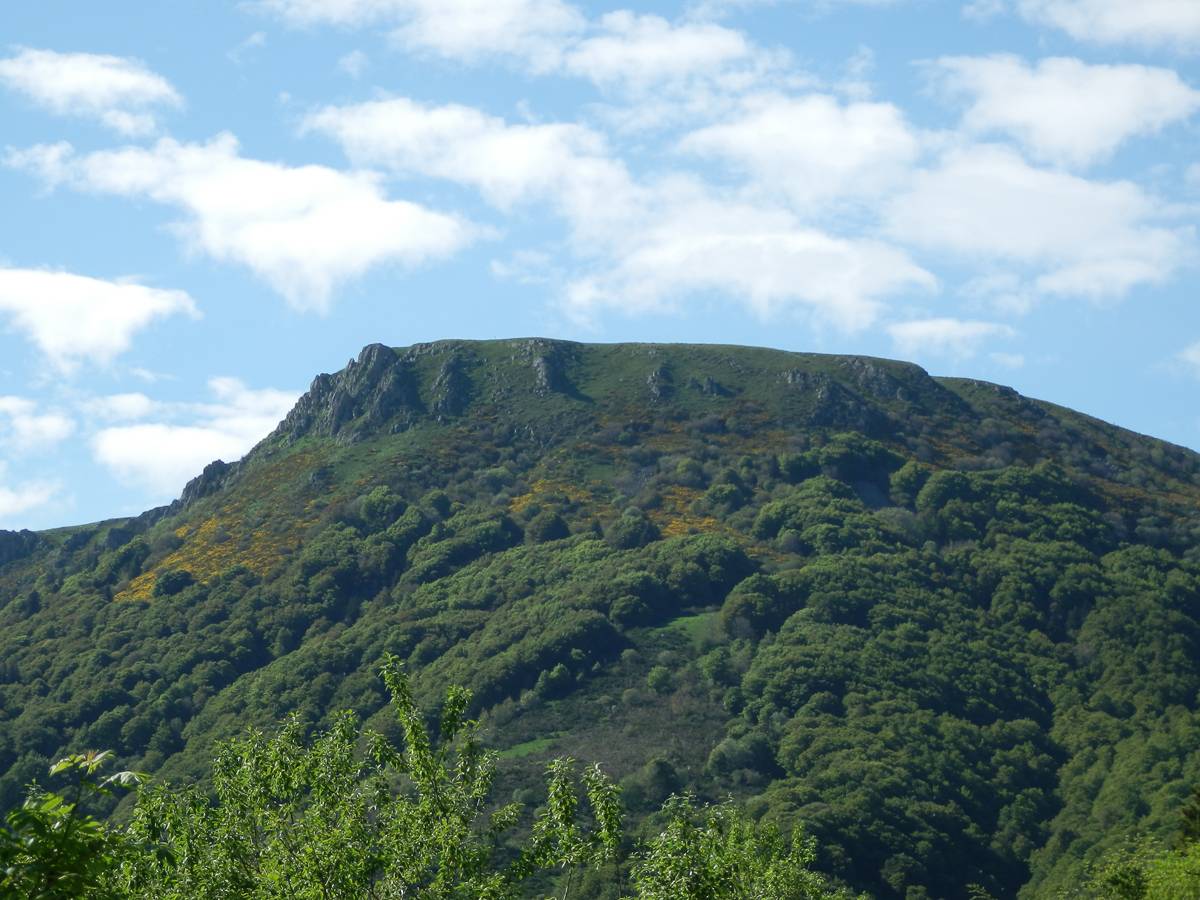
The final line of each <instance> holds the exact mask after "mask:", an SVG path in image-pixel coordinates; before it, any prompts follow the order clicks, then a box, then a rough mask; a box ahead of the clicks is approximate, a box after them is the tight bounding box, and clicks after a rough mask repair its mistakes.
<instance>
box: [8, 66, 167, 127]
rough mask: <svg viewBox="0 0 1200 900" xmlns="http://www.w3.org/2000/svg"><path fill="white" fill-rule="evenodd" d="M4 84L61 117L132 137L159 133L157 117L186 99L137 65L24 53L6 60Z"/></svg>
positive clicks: (160, 78)
mask: <svg viewBox="0 0 1200 900" xmlns="http://www.w3.org/2000/svg"><path fill="white" fill-rule="evenodd" d="M0 82H3V83H4V84H5V85H7V86H8V87H9V88H10V89H12V90H15V91H18V92H20V93H22V94H24V95H25V96H27V97H29V98H30V99H31V100H33V101H34V102H35V103H37V104H38V105H39V106H42V107H45V108H46V109H48V110H50V111H51V112H53V113H56V114H57V115H76V116H84V117H86V118H91V119H96V120H98V121H100V122H102V123H103V124H105V125H106V126H108V127H109V128H112V129H115V130H116V131H119V132H120V133H121V134H126V135H142V134H150V133H152V132H154V131H156V130H157V128H158V120H157V112H156V110H158V109H159V108H162V107H178V106H181V105H182V104H183V98H182V97H180V96H179V94H178V93H177V92H176V91H175V89H174V88H173V87H171V84H170V82H168V81H167V80H166V79H165V78H163V77H162V76H161V75H158V74H156V73H154V72H152V71H150V70H149V69H148V68H146V66H145V65H144V64H143V63H141V62H140V61H138V60H136V59H128V58H123V57H119V56H102V55H99V54H94V53H56V52H54V51H53V50H35V49H32V48H23V49H21V50H19V51H18V52H17V54H16V55H15V56H10V57H8V58H7V59H0Z"/></svg>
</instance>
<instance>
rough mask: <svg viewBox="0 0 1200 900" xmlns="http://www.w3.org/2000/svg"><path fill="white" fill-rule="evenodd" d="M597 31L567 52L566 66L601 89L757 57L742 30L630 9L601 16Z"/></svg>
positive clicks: (677, 77)
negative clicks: (676, 21) (675, 20)
mask: <svg viewBox="0 0 1200 900" xmlns="http://www.w3.org/2000/svg"><path fill="white" fill-rule="evenodd" d="M597 30H598V33H597V34H594V35H592V36H590V37H588V38H586V39H584V40H582V41H580V42H579V43H578V44H576V45H575V46H574V47H572V48H571V49H570V50H569V51H568V52H567V54H566V58H565V60H564V67H565V69H566V71H567V72H570V73H571V74H574V75H579V76H581V77H583V78H587V79H588V80H590V81H593V82H595V83H596V84H598V85H601V86H609V87H624V88H634V89H645V88H646V87H647V86H648V85H650V84H654V83H661V82H680V81H685V80H686V79H688V78H690V77H691V76H693V75H696V74H698V73H708V74H712V73H715V72H719V71H720V70H722V69H724V68H725V67H727V66H730V65H732V64H735V63H739V62H744V61H746V60H748V59H750V57H751V56H752V55H753V54H754V50H753V47H752V46H751V44H750V42H749V41H747V40H746V37H745V35H743V34H742V33H741V32H738V31H733V30H732V29H729V28H724V27H722V26H720V25H714V24H711V23H706V22H692V23H684V24H681V25H672V24H671V23H670V22H668V21H667V20H666V19H664V18H662V17H661V16H653V15H636V14H635V13H632V12H630V11H629V10H620V11H617V12H612V13H608V14H607V15H605V16H603V17H602V18H601V19H600V20H599V22H598V23H597Z"/></svg>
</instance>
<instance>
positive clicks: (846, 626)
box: [0, 340, 1200, 900]
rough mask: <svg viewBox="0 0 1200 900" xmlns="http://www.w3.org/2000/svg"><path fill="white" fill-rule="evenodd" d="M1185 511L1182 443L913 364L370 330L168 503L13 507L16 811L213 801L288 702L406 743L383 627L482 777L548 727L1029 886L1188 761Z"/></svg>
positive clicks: (517, 778)
mask: <svg viewBox="0 0 1200 900" xmlns="http://www.w3.org/2000/svg"><path fill="white" fill-rule="evenodd" d="M1198 509H1200V457H1198V456H1197V455H1196V454H1194V453H1191V452H1189V451H1186V450H1184V449H1182V448H1178V447H1173V446H1171V445H1168V444H1164V443H1162V442H1158V441H1154V440H1152V439H1149V438H1145V437H1142V436H1139V435H1135V434H1132V433H1130V432H1126V431H1122V430H1120V429H1117V428H1114V427H1112V426H1108V425H1105V424H1104V423H1101V422H1097V421H1095V420H1092V419H1088V418H1087V417H1085V416H1081V415H1079V414H1076V413H1073V412H1070V411H1068V410H1064V409H1061V408H1058V407H1054V406H1052V405H1050V404H1046V403H1042V402H1039V401H1033V400H1029V399H1027V398H1024V397H1021V396H1019V395H1017V394H1016V393H1014V392H1012V391H1011V390H1008V389H1006V388H1002V387H998V386H995V385H990V384H984V383H979V382H972V381H967V380H961V379H942V378H931V377H930V376H928V375H927V374H926V373H925V372H923V371H922V370H920V369H919V368H917V367H916V366H912V365H907V364H903V363H896V362H890V361H885V360H877V359H865V358H859V357H835V356H819V355H811V354H796V353H785V352H779V351H769V350H756V349H749V348H735V347H711V346H684V345H607V346H600V345H594V346H593V345H580V344H570V343H565V342H554V341H544V340H521V341H494V342H439V343H436V344H429V345H419V346H415V347H411V348H401V349H399V350H393V349H390V348H386V347H382V346H380V345H372V346H370V347H368V348H366V349H365V350H364V351H363V353H362V354H361V355H360V356H359V357H358V359H357V360H356V361H354V362H352V363H351V364H350V365H349V366H348V367H347V368H346V369H345V370H343V371H342V372H340V373H337V374H336V375H332V376H330V375H322V376H319V377H318V378H317V379H316V381H314V383H313V386H312V388H311V389H310V391H309V392H308V393H307V394H306V395H305V396H304V397H303V398H302V399H301V401H300V402H299V403H298V404H297V406H296V408H295V409H294V410H293V411H292V413H291V414H290V415H289V416H288V417H287V419H285V420H284V422H282V423H281V424H280V426H279V428H278V429H277V430H276V431H275V432H274V433H273V434H272V435H271V436H269V437H268V438H267V439H266V440H264V441H263V442H262V443H261V444H260V445H259V446H258V447H257V448H256V449H255V450H254V451H252V452H251V454H250V455H249V456H248V457H247V458H246V459H245V460H243V461H241V462H239V463H235V464H231V465H227V464H224V463H214V464H213V465H211V466H209V467H208V468H207V469H205V471H204V473H203V474H202V475H201V476H199V477H198V478H197V479H196V480H194V481H193V482H192V483H191V484H189V485H188V487H187V489H186V490H185V491H184V494H183V496H182V497H181V499H180V501H178V502H177V503H175V504H173V505H172V506H171V507H168V508H163V509H158V510H152V511H150V512H147V513H145V514H144V515H142V516H140V517H137V518H135V519H126V520H115V521H110V522H104V523H100V524H97V525H91V526H86V527H81V528H71V529H61V530H57V531H50V532H42V533H36V534H33V533H28V532H23V533H17V534H13V533H4V534H0V809H9V808H13V807H16V806H18V805H19V804H20V802H21V799H22V797H23V795H24V788H25V785H26V784H27V783H29V782H30V781H32V780H34V779H37V778H41V777H43V776H44V773H45V770H46V767H47V766H48V765H50V764H51V763H52V762H53V761H54V760H56V759H58V758H59V757H62V756H64V755H66V754H68V753H71V752H74V751H79V750H82V749H85V748H109V749H112V750H113V751H114V753H115V755H116V758H117V761H118V762H119V764H120V766H121V767H122V768H130V769H136V770H142V771H146V772H150V773H152V774H153V775H154V778H155V780H156V781H157V782H161V783H171V784H183V783H196V784H199V785H200V786H201V787H200V790H201V791H203V790H204V789H205V788H204V785H207V784H210V782H209V780H208V779H209V778H210V777H211V768H210V760H211V758H212V756H213V754H214V752H215V748H216V747H217V745H218V742H219V741H223V740H226V739H229V738H232V737H234V736H236V735H238V734H240V733H242V732H243V731H244V729H245V728H246V727H247V726H257V727H269V726H270V725H271V724H272V723H274V722H276V721H277V720H279V719H280V717H281V716H283V715H284V714H286V713H288V712H291V711H294V712H295V713H296V715H297V719H296V722H297V723H299V724H298V725H297V726H296V727H298V728H301V729H302V730H303V729H312V728H318V729H321V728H324V729H328V728H330V727H333V726H334V725H335V724H336V722H337V721H338V720H337V713H338V711H340V710H344V709H350V710H353V711H354V712H355V713H356V714H357V716H358V717H359V718H361V719H362V720H363V721H364V722H365V723H366V725H367V726H369V727H371V728H374V729H376V730H378V731H379V732H380V733H381V734H382V735H384V736H386V737H388V738H390V739H393V740H398V739H399V738H400V734H399V732H398V729H399V726H398V724H397V721H396V719H395V717H394V716H393V715H391V714H390V712H389V709H388V697H387V693H386V691H385V689H384V687H383V685H382V683H381V682H380V680H379V678H378V677H377V672H378V669H379V667H380V665H381V662H382V660H383V659H384V658H385V657H386V655H387V654H389V653H390V654H396V655H397V656H398V657H399V658H400V659H403V660H404V663H405V666H406V668H407V671H408V672H410V673H411V678H412V690H413V692H414V694H415V698H416V701H417V702H418V703H419V704H420V705H421V706H423V707H425V708H427V709H429V710H433V709H434V708H435V707H436V705H437V703H438V701H439V700H440V698H441V697H442V696H443V694H444V692H445V690H446V689H447V687H448V686H449V685H455V684H460V685H464V686H466V687H467V688H469V689H470V691H471V694H472V698H473V699H472V701H471V707H470V709H469V710H468V711H467V713H468V714H470V715H472V716H477V717H478V718H479V721H480V729H481V735H482V736H483V738H484V739H485V740H486V741H487V743H488V744H490V745H491V746H494V747H496V748H497V749H498V750H499V751H500V758H499V763H498V765H499V770H498V775H497V781H496V790H497V792H498V794H499V797H498V802H499V801H505V800H512V801H515V802H518V803H524V804H528V803H531V802H534V800H535V797H536V791H537V790H538V788H539V786H540V785H541V783H542V778H541V770H542V769H543V768H544V765H545V762H546V760H548V759H550V758H551V757H557V756H563V755H569V756H572V757H575V758H577V759H582V760H588V761H593V762H596V763H599V764H600V765H601V767H602V769H603V770H604V771H605V772H607V773H609V774H610V775H611V776H612V777H613V778H615V779H617V781H618V782H619V784H620V787H621V789H622V790H621V793H622V796H623V797H624V802H625V803H626V804H627V806H628V808H629V810H630V814H631V816H632V817H634V819H637V818H639V817H642V816H646V815H650V814H652V813H654V812H655V811H656V810H657V809H659V808H660V806H661V805H662V804H663V802H664V801H665V800H667V798H669V797H670V796H671V795H673V794H676V793H679V792H682V791H685V790H691V791H694V792H695V793H696V795H697V796H698V798H699V801H698V802H703V801H706V800H709V801H719V800H721V799H722V798H724V797H727V796H729V795H732V796H734V797H736V798H737V799H738V801H739V802H740V803H741V804H742V806H743V808H744V809H745V811H746V814H747V815H748V816H750V817H751V818H752V819H753V820H756V821H758V822H759V823H761V824H762V825H764V826H767V825H772V826H777V827H778V828H780V829H781V831H782V833H784V834H790V833H792V831H793V830H794V829H796V828H797V827H799V826H801V825H802V826H803V829H804V831H805V832H806V833H807V834H809V835H811V836H812V837H813V838H814V839H815V841H816V847H817V849H816V858H815V860H814V861H813V865H814V866H815V867H816V868H817V869H818V870H820V871H821V872H824V873H826V874H827V875H828V876H830V877H831V878H832V879H833V880H834V882H835V883H839V884H844V885H846V886H848V887H849V888H850V889H852V890H856V891H857V890H862V891H868V892H870V893H871V894H873V895H875V896H879V897H884V898H906V900H917V898H921V897H931V898H932V897H947V898H956V897H968V896H972V893H971V892H975V893H974V895H975V896H982V894H980V893H979V892H980V891H986V892H989V893H990V894H992V895H993V896H996V897H1007V896H1015V895H1017V894H1018V893H1020V894H1021V895H1022V896H1029V897H1034V896H1055V895H1056V894H1057V893H1059V892H1062V891H1066V890H1070V889H1073V888H1075V887H1076V886H1077V885H1078V884H1080V883H1081V881H1082V879H1083V878H1084V873H1085V870H1086V869H1087V867H1088V866H1089V865H1092V864H1094V863H1095V862H1096V861H1097V860H1099V859H1100V857H1101V856H1102V855H1104V854H1105V853H1110V852H1115V851H1117V850H1119V849H1120V848H1121V847H1123V846H1125V845H1126V843H1127V842H1128V841H1130V840H1132V839H1135V838H1137V837H1139V836H1149V837H1150V838H1152V839H1153V838H1157V839H1159V840H1161V841H1163V842H1165V843H1168V844H1169V842H1170V841H1171V840H1173V839H1174V836H1175V833H1176V831H1177V830H1178V828H1179V822H1180V810H1181V809H1183V808H1184V807H1185V804H1186V802H1187V800H1188V797H1189V796H1190V795H1191V793H1192V790H1193V788H1195V787H1196V786H1197V785H1200V714H1198V707H1197V704H1198V702H1200V627H1198V626H1200V621H1198V616H1200V516H1198V515H1197V510H1198ZM131 806H132V801H126V802H124V803H122V804H121V805H120V806H117V807H116V809H115V811H114V815H115V820H117V821H119V820H121V819H122V817H123V816H124V817H126V818H128V816H129V814H130V809H131ZM104 811H105V812H107V811H108V810H107V809H106V810H104ZM595 889H596V890H600V889H601V888H599V887H595Z"/></svg>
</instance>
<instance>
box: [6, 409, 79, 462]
mask: <svg viewBox="0 0 1200 900" xmlns="http://www.w3.org/2000/svg"><path fill="white" fill-rule="evenodd" d="M74 431H75V421H74V420H73V419H72V418H70V417H69V416H66V415H64V414H63V413H60V412H53V411H51V412H43V411H41V410H39V409H38V405H37V403H35V402H34V401H33V400H30V399H28V398H27V397H13V396H0V443H3V445H4V446H6V447H7V448H8V449H10V450H15V451H16V452H18V453H27V452H29V451H31V450H45V449H49V448H51V447H53V446H54V445H55V444H58V443H60V442H62V441H64V440H66V439H67V438H68V437H70V436H71V434H72V433H73V432H74Z"/></svg>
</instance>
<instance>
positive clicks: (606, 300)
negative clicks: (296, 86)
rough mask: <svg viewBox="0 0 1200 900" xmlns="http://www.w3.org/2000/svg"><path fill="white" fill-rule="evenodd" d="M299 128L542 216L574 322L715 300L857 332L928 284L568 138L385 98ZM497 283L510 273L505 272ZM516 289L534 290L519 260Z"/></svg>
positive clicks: (852, 246) (877, 247)
mask: <svg viewBox="0 0 1200 900" xmlns="http://www.w3.org/2000/svg"><path fill="white" fill-rule="evenodd" d="M305 127H306V128H308V129H310V130H319V131H322V132H324V133H327V134H330V135H332V136H333V137H335V138H336V139H337V140H339V141H340V142H341V143H342V145H343V147H344V148H345V149H346V152H347V153H348V154H349V156H350V157H351V159H353V160H355V161H356V162H358V163H361V164H373V165H380V166H386V167H388V168H390V169H392V170H393V171H395V172H397V173H400V174H405V175H412V174H421V175H432V176H434V177H439V178H445V179H449V180H452V181H455V182H457V183H460V184H465V185H468V186H471V187H473V188H475V189H477V190H479V191H480V192H481V193H482V194H483V196H484V197H485V198H486V199H487V200H488V201H489V202H491V203H492V204H494V205H496V206H497V207H499V208H501V209H506V208H508V207H510V206H512V205H514V204H516V203H532V202H542V203H546V204H549V205H550V206H551V207H552V208H553V209H554V210H555V211H556V212H557V213H558V214H559V215H560V216H562V218H563V219H564V220H565V223H566V225H567V229H568V233H569V239H570V246H571V248H572V250H573V251H574V253H575V256H576V262H577V263H578V264H579V265H580V266H581V267H582V268H583V269H585V270H586V271H587V274H586V275H582V276H577V277H574V278H571V277H570V276H567V277H568V284H567V286H566V289H565V294H566V298H565V302H566V306H567V310H568V312H569V313H570V314H571V315H572V316H573V317H575V318H577V319H580V320H587V319H589V318H591V317H592V316H594V314H596V313H597V312H599V311H601V310H604V309H620V310H622V311H625V312H630V313H635V312H645V311H650V310H658V309H664V308H669V307H672V306H674V305H676V304H678V303H679V302H681V301H682V300H683V299H684V298H686V297H687V296H689V295H694V294H702V293H714V292H723V293H728V294H731V295H733V296H735V297H737V298H738V299H739V300H741V301H742V302H744V303H745V304H747V305H748V306H749V307H750V308H751V309H752V310H753V311H754V312H755V313H756V314H758V315H761V316H770V315H774V314H776V313H779V312H783V311H787V310H795V309H797V308H800V309H806V310H809V311H811V312H813V313H815V314H816V315H817V317H818V318H820V319H822V320H824V321H831V322H834V323H835V324H837V325H838V326H839V327H845V328H858V327H862V326H863V325H865V324H867V323H869V322H870V321H871V320H872V319H873V318H874V316H875V315H876V314H877V312H878V309H879V305H880V303H881V302H882V300H883V299H884V298H885V297H886V296H887V295H889V294H892V293H895V292H901V291H905V290H910V289H914V288H918V289H928V288H931V287H933V286H934V284H935V280H934V278H933V276H931V275H930V274H929V273H928V272H926V271H924V270H923V269H921V268H919V267H918V266H917V265H915V264H914V263H913V262H912V261H911V260H909V259H908V258H907V256H905V255H904V253H902V252H901V251H899V250H896V249H895V248H892V247H888V246H886V245H884V244H882V243H879V242H876V241H868V240H848V239H842V238H837V237H833V236H830V235H826V234H824V233H822V232H820V231H819V230H817V229H814V228H811V227H807V226H805V225H803V224H802V223H801V222H800V221H799V220H798V219H797V218H796V217H795V216H794V215H793V214H792V213H790V212H788V211H786V210H784V209H780V208H778V206H777V205H775V204H774V203H773V202H760V203H757V204H756V203H754V202H749V201H744V200H731V199H728V198H723V197H721V196H719V195H718V194H716V193H714V192H713V191H712V190H711V189H710V188H709V187H708V186H706V185H704V184H703V183H702V182H697V181H695V180H693V179H690V178H685V177H678V176H676V177H669V178H664V179H661V180H659V181H655V182H651V183H642V182H638V181H636V180H635V179H634V178H633V177H632V176H631V175H630V173H629V172H628V170H627V169H626V168H625V166H624V164H623V163H622V162H621V161H620V160H618V159H615V158H613V157H612V156H610V155H609V154H610V151H609V148H608V147H607V145H606V143H605V141H604V140H603V138H602V137H601V136H600V135H598V134H597V133H595V132H593V131H591V130H590V129H586V128H583V127H581V126H578V125H569V124H566V125H564V124H545V125H509V124H506V123H505V122H504V121H503V120H501V119H498V118H495V117H492V116H488V115H485V114H483V113H481V112H479V111H478V110H475V109H471V108H468V107H462V106H441V107H425V106H421V105H419V104H416V103H413V102H412V101H410V100H406V99H392V100H381V101H375V102H372V103H364V104H360V105H356V106H347V107H328V108H326V109H323V110H320V111H318V112H316V113H314V114H313V115H312V116H310V117H309V118H308V119H307V120H306V125H305ZM498 272H500V273H502V274H511V271H510V268H509V267H506V266H504V265H503V264H502V265H500V266H499V268H498ZM519 277H520V278H522V279H524V280H536V275H534V274H532V273H531V271H530V267H529V265H528V258H527V259H525V260H523V261H522V263H521V265H520V266H519Z"/></svg>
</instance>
